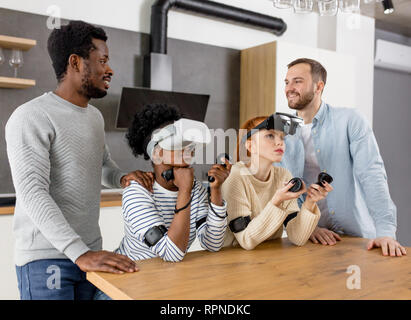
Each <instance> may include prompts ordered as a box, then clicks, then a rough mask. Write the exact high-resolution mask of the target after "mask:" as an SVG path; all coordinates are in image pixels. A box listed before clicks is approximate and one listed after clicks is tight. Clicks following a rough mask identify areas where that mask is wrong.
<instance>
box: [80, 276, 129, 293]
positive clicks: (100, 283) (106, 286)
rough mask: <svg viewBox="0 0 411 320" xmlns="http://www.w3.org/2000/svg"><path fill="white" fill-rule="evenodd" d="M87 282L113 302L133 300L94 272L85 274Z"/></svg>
mask: <svg viewBox="0 0 411 320" xmlns="http://www.w3.org/2000/svg"><path fill="white" fill-rule="evenodd" d="M87 280H88V281H89V282H91V283H92V284H93V285H94V286H96V287H97V288H98V289H100V290H101V291H103V292H104V293H105V294H106V295H108V296H109V297H110V298H111V299H113V300H133V298H131V297H129V296H128V295H126V294H125V293H124V292H123V291H121V290H120V289H118V288H117V287H115V286H114V285H112V284H111V283H110V282H108V281H106V280H105V279H103V278H102V277H100V276H99V275H98V274H97V273H95V272H87Z"/></svg>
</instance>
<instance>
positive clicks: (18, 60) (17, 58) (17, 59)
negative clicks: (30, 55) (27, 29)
mask: <svg viewBox="0 0 411 320" xmlns="http://www.w3.org/2000/svg"><path fill="white" fill-rule="evenodd" d="M9 64H10V66H11V67H13V68H14V77H15V78H17V70H18V68H20V67H21V66H22V65H23V52H22V51H21V50H19V49H13V52H12V54H11V57H10V60H9Z"/></svg>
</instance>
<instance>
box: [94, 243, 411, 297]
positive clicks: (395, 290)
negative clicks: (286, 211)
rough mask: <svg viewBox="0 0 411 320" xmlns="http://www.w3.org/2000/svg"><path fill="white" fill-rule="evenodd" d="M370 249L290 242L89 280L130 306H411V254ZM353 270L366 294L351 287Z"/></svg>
mask: <svg viewBox="0 0 411 320" xmlns="http://www.w3.org/2000/svg"><path fill="white" fill-rule="evenodd" d="M367 242H368V239H363V238H352V237H344V238H343V240H342V241H341V242H338V243H337V245H335V246H323V245H318V244H313V243H311V242H310V241H308V242H307V244H306V245H305V246H302V247H297V246H294V245H293V244H291V242H289V241H288V239H287V238H282V239H278V240H274V241H269V242H266V243H263V244H261V245H259V246H258V247H257V248H256V249H254V250H250V251H246V250H244V249H242V248H224V249H222V250H221V251H219V252H207V251H197V252H191V253H188V254H187V255H186V257H185V258H184V260H183V261H182V262H178V263H171V262H165V261H163V260H161V259H160V258H154V259H149V260H142V261H138V262H137V263H138V266H139V268H140V271H139V272H135V273H128V274H122V275H115V274H110V273H104V272H89V273H87V279H88V280H89V281H90V282H92V283H93V284H94V285H95V286H97V287H98V288H100V289H101V290H102V291H104V292H105V293H106V294H108V295H109V296H111V297H112V298H113V299H127V300H130V299H148V300H151V299H154V300H180V299H184V300H185V299H187V300H198V299H200V300H215V299H218V300H221V299H222V300H237V299H246V300H254V299H258V300H272V299H321V300H322V299H332V300H334V299H411V285H410V284H411V248H407V250H408V256H403V257H384V256H382V253H381V250H380V249H373V250H371V251H367V249H366V244H367ZM353 265H354V266H358V267H359V271H360V272H358V270H356V271H355V274H356V275H360V278H359V279H360V281H361V282H360V286H361V288H360V289H349V288H348V286H347V283H349V280H350V277H352V276H354V274H353V273H352V270H349V268H350V266H353ZM348 271H350V272H348ZM351 283H352V282H351ZM357 283H359V282H357Z"/></svg>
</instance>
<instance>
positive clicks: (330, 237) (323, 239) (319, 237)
mask: <svg viewBox="0 0 411 320" xmlns="http://www.w3.org/2000/svg"><path fill="white" fill-rule="evenodd" d="M310 240H311V242H313V243H317V244H319V243H321V244H323V245H325V246H326V245H330V246H333V245H335V244H337V241H341V237H340V236H339V234H338V233H335V232H333V231H331V230H328V229H326V228H320V227H316V228H315V230H314V231H313V233H312V234H311V237H310Z"/></svg>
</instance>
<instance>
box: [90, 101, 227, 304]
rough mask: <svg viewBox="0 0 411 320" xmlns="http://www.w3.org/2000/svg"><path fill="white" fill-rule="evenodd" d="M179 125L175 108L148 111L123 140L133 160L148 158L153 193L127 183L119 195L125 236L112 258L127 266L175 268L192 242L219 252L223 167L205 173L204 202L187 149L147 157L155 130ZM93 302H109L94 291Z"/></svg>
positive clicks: (224, 218) (223, 211) (222, 226)
mask: <svg viewBox="0 0 411 320" xmlns="http://www.w3.org/2000/svg"><path fill="white" fill-rule="evenodd" d="M179 119H181V114H180V112H179V111H178V109H177V108H175V107H172V106H168V105H162V104H153V105H147V106H146V107H145V108H144V109H143V110H142V111H141V112H139V113H137V114H136V115H135V116H134V120H133V123H132V126H131V127H130V128H129V131H128V134H127V135H126V138H127V140H128V143H129V146H130V148H131V150H132V151H133V154H134V155H135V156H136V157H137V156H139V155H143V156H144V158H145V159H146V160H149V159H150V158H151V160H152V165H153V168H154V179H155V180H154V184H153V187H152V191H148V190H147V189H146V188H145V187H143V186H142V185H140V184H139V183H137V182H135V181H132V182H131V184H130V186H129V187H127V188H126V189H125V190H124V192H123V201H122V211H123V218H124V231H125V236H124V237H123V239H122V241H121V243H120V246H119V248H118V249H117V250H116V252H117V253H121V254H124V255H126V256H128V257H129V258H131V259H132V260H144V259H150V258H155V257H160V258H162V259H163V260H164V261H172V262H179V261H181V260H183V258H184V256H185V254H186V253H187V250H188V249H189V248H190V246H191V244H192V243H193V241H194V240H195V238H196V237H197V238H198V240H199V243H200V245H201V247H202V248H203V249H205V250H208V251H218V250H220V249H221V248H222V246H223V243H224V235H225V231H226V227H227V213H226V203H225V201H224V200H223V198H222V194H221V185H222V184H223V182H224V181H225V180H226V178H227V177H228V175H229V173H230V169H231V165H230V164H229V163H228V161H226V166H223V165H213V166H212V168H211V169H210V170H209V172H208V175H209V176H212V177H214V179H215V181H214V182H212V183H210V192H209V193H210V196H209V193H208V192H207V190H206V189H205V187H204V186H203V185H202V183H201V182H200V181H198V180H197V179H195V177H194V170H193V168H191V167H190V166H189V164H188V163H187V161H188V160H190V159H191V157H192V156H193V154H192V153H191V149H187V148H184V146H183V145H182V146H180V147H181V148H178V147H173V149H174V150H167V149H164V148H162V147H161V146H160V145H159V144H157V146H155V148H154V149H153V150H152V152H151V151H150V150H149V152H147V149H148V148H147V146H148V145H149V143H150V141H151V140H152V139H153V134H154V133H155V132H156V130H158V129H160V128H164V127H166V126H167V125H169V124H173V123H174V122H175V121H177V120H179ZM207 130H208V128H207ZM189 146H190V145H189ZM169 149H171V148H169ZM149 153H151V154H149ZM169 169H172V170H173V176H174V178H173V179H170V180H168V181H167V180H166V179H165V178H163V177H162V173H163V172H165V171H166V170H169ZM145 179H148V177H147V176H145ZM146 184H148V183H146ZM209 198H210V199H209ZM209 200H211V201H210V202H209ZM95 299H97V300H106V299H109V298H108V297H107V295H105V294H104V293H103V292H101V291H99V290H98V291H97V293H96V296H95Z"/></svg>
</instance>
